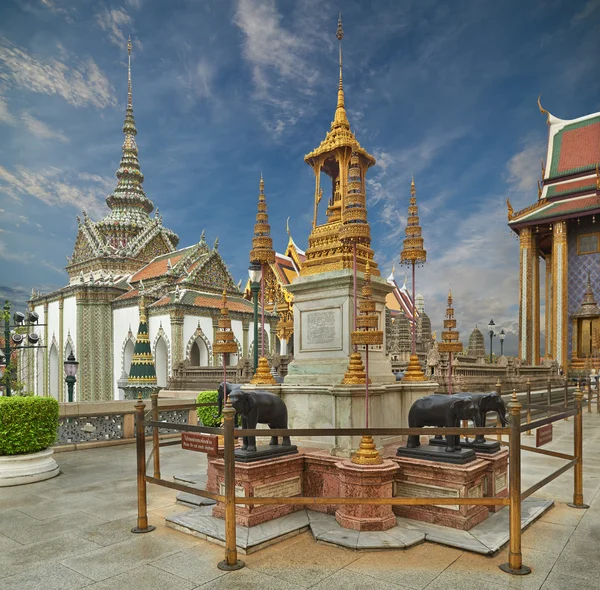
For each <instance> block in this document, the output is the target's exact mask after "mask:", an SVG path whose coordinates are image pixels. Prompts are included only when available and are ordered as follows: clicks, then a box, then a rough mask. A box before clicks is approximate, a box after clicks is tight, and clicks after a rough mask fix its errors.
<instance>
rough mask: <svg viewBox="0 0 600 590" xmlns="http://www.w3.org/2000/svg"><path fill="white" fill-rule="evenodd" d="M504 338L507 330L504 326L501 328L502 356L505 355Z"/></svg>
mask: <svg viewBox="0 0 600 590" xmlns="http://www.w3.org/2000/svg"><path fill="white" fill-rule="evenodd" d="M504 338H506V332H505V331H504V328H502V330H500V356H504Z"/></svg>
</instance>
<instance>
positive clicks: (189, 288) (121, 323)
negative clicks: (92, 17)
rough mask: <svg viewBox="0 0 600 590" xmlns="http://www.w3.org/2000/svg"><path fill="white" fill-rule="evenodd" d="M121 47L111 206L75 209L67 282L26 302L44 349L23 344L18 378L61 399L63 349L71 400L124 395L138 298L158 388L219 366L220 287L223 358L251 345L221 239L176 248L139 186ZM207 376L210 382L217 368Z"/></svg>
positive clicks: (248, 314)
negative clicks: (122, 90) (226, 350)
mask: <svg viewBox="0 0 600 590" xmlns="http://www.w3.org/2000/svg"><path fill="white" fill-rule="evenodd" d="M128 51H129V67H128V93H127V108H126V114H125V123H124V125H123V133H124V135H125V138H124V142H123V148H122V150H123V153H122V156H121V163H120V166H119V168H118V170H117V173H116V176H117V186H116V188H115V190H114V192H113V193H112V194H111V195H110V196H109V197H108V198H107V199H106V204H107V205H108V208H109V213H108V214H107V215H106V216H105V217H104V218H103V219H101V220H100V221H92V219H90V217H89V216H88V215H87V214H86V213H85V212H84V213H83V218H79V217H78V225H79V229H78V234H77V238H76V240H75V247H74V251H73V255H72V257H70V258H68V264H67V267H66V270H67V272H68V274H69V284H68V285H66V286H65V287H63V288H61V289H59V290H57V291H54V292H53V293H48V294H39V293H36V292H34V293H32V298H31V300H30V302H29V304H30V307H31V309H34V310H35V311H36V312H37V313H38V314H39V316H40V323H41V324H45V326H44V328H43V334H42V337H41V341H42V342H41V344H43V345H45V347H46V348H41V347H40V348H39V349H37V350H36V351H35V352H34V351H33V350H31V351H27V353H28V354H30V356H31V357H32V358H31V359H29V360H30V361H31V362H29V363H27V367H28V370H27V374H26V375H24V378H25V379H26V381H27V384H28V389H29V390H30V391H35V392H36V393H37V394H40V395H43V394H45V393H46V394H48V395H51V396H53V397H55V398H56V399H59V400H61V401H62V400H64V399H65V389H66V388H65V382H64V375H63V362H64V360H65V359H66V358H67V356H68V355H69V353H70V352H73V353H74V354H75V356H76V357H77V359H78V360H79V363H80V370H79V373H78V376H77V386H76V388H75V397H76V401H96V400H112V399H119V398H122V397H123V384H124V383H125V384H126V381H127V375H128V374H129V370H130V366H131V361H132V357H133V353H134V345H135V340H136V338H135V332H134V331H132V328H133V330H135V328H136V326H137V325H138V324H139V323H140V312H139V308H140V300H141V298H142V297H143V298H144V300H145V303H146V312H147V320H148V330H149V338H150V343H151V349H152V355H153V357H154V360H155V365H156V378H157V384H158V386H159V387H163V388H164V387H167V386H169V385H170V384H172V382H173V379H174V376H177V379H176V381H177V382H178V385H179V387H180V388H185V384H186V379H187V378H188V377H190V375H191V374H193V373H194V371H196V373H201V374H204V375H205V376H206V375H209V373H210V371H207V370H205V369H210V368H212V367H214V371H213V372H214V373H215V375H216V374H217V372H219V371H221V372H220V374H222V370H221V369H218V367H217V366H216V365H217V364H218V363H219V360H218V359H215V358H213V350H212V346H213V343H214V340H215V334H216V330H217V326H218V318H219V314H220V309H221V300H222V294H223V290H224V289H225V290H226V293H227V296H228V300H229V303H228V306H229V310H230V317H231V323H232V330H233V332H234V338H235V342H236V344H237V346H238V351H239V352H238V354H230V355H229V363H230V365H231V366H232V367H236V366H238V364H239V363H240V362H241V361H242V359H243V358H246V359H247V358H248V357H249V356H250V352H251V350H252V347H253V342H252V334H253V307H252V303H251V302H249V301H247V300H246V299H244V297H243V295H242V293H241V291H240V288H239V286H238V285H236V284H235V281H234V279H233V277H232V276H231V273H230V272H229V270H228V269H227V266H226V264H225V262H224V261H223V259H222V257H221V255H220V253H219V249H218V238H217V239H216V240H215V243H214V245H213V246H212V247H210V246H208V244H207V243H206V240H205V236H204V232H202V236H201V238H200V240H199V241H198V243H196V244H193V245H190V246H187V247H184V248H179V249H177V248H178V245H179V238H178V237H177V235H176V234H175V233H174V232H173V231H171V230H169V229H167V228H165V227H164V226H163V225H162V218H161V216H160V215H159V213H158V210H155V208H154V204H153V203H152V201H151V200H150V199H149V198H148V197H147V196H146V194H145V192H144V189H143V181H144V175H143V174H142V172H141V169H140V164H139V160H138V147H137V144H136V140H135V137H136V135H137V129H136V126H135V120H134V116H133V101H132V84H131V44H129V45H128ZM153 212H154V215H151V214H152V213H153ZM267 321H268V324H267V325H266V329H265V332H266V334H265V338H266V340H265V342H266V343H267V350H270V347H271V346H272V344H273V343H274V340H275V330H276V325H277V321H276V317H274V316H273V314H267ZM246 362H248V361H246ZM250 374H251V368H250ZM210 375H212V374H211V373H210ZM210 375H209V376H210ZM210 378H211V379H212V381H211V383H212V385H213V386H214V383H215V382H218V381H217V380H218V377H214V376H212V377H210ZM188 381H189V379H188ZM192 385H193V386H194V387H196V386H199V384H198V383H192ZM190 388H191V386H190Z"/></svg>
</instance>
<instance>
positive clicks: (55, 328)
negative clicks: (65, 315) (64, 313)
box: [46, 300, 60, 345]
mask: <svg viewBox="0 0 600 590" xmlns="http://www.w3.org/2000/svg"><path fill="white" fill-rule="evenodd" d="M47 324H48V338H49V340H50V341H49V342H46V344H47V345H50V344H51V342H52V337H54V338H56V342H58V334H59V329H60V323H59V318H58V300H57V301H51V302H50V303H49V304H48V322H47ZM59 344H60V342H59Z"/></svg>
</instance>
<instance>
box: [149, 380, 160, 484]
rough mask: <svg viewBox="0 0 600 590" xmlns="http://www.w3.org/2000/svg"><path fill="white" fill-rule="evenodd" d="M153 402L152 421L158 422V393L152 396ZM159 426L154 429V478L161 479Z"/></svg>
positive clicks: (155, 392)
mask: <svg viewBox="0 0 600 590" xmlns="http://www.w3.org/2000/svg"><path fill="white" fill-rule="evenodd" d="M150 399H151V400H152V420H153V421H154V422H158V391H154V392H153V393H151V394H150ZM158 449H159V447H158V426H153V427H152V457H153V459H154V477H155V478H156V479H160V455H159V451H158Z"/></svg>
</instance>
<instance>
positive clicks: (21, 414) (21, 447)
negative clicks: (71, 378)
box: [0, 396, 58, 455]
mask: <svg viewBox="0 0 600 590" xmlns="http://www.w3.org/2000/svg"><path fill="white" fill-rule="evenodd" d="M57 429H58V402H57V401H56V400H55V399H53V398H51V397H21V396H14V397H0V455H20V454H25V453H35V452H37V451H41V450H43V449H47V448H48V447H49V446H51V445H52V444H53V443H54V441H55V440H56V431H57Z"/></svg>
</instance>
